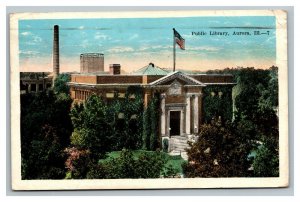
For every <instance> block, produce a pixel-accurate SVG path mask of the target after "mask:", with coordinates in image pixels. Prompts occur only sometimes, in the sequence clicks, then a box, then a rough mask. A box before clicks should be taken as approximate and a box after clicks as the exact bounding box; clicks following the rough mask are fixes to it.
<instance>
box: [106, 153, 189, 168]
mask: <svg viewBox="0 0 300 202" xmlns="http://www.w3.org/2000/svg"><path fill="white" fill-rule="evenodd" d="M143 152H149V153H152V152H153V151H145V150H134V151H132V153H133V157H134V158H135V159H138V157H139V156H140V155H141V154H142V153H143ZM120 153H121V151H113V152H110V153H108V154H107V156H108V157H107V158H106V159H108V158H118V157H119V156H120ZM164 155H165V156H166V158H167V160H168V161H167V163H166V167H167V166H169V165H171V166H172V167H173V168H175V169H178V170H179V172H180V173H182V168H181V164H182V163H183V162H184V161H185V160H183V159H182V158H181V156H179V155H178V156H170V155H169V154H167V153H164Z"/></svg>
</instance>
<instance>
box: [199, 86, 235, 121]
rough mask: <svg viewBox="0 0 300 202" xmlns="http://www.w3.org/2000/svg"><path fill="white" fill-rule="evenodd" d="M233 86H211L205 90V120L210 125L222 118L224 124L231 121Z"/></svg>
mask: <svg viewBox="0 0 300 202" xmlns="http://www.w3.org/2000/svg"><path fill="white" fill-rule="evenodd" d="M232 88H233V86H220V85H211V86H206V87H205V88H204V89H203V93H204V97H203V120H204V123H210V122H211V120H212V119H216V118H219V117H221V120H222V122H225V121H231V120H232V116H233V111H232Z"/></svg>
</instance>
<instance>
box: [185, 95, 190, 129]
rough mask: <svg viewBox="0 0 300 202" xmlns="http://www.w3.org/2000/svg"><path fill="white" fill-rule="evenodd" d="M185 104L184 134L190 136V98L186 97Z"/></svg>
mask: <svg viewBox="0 0 300 202" xmlns="http://www.w3.org/2000/svg"><path fill="white" fill-rule="evenodd" d="M185 102H186V108H185V133H186V134H191V97H190V96H186V98H185Z"/></svg>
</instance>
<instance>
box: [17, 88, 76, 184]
mask: <svg viewBox="0 0 300 202" xmlns="http://www.w3.org/2000/svg"><path fill="white" fill-rule="evenodd" d="M71 102H72V100H71V99H70V98H68V97H60V96H57V95H55V94H54V93H53V92H52V91H48V92H41V93H37V94H23V95H21V157H22V168H21V170H22V179H61V178H63V177H64V173H65V171H66V170H65V166H64V162H65V159H66V156H65V154H64V152H63V150H64V148H65V147H67V146H68V145H69V143H70V142H69V137H70V135H71V132H72V130H73V127H72V123H71V120H70V116H69V109H70V107H71Z"/></svg>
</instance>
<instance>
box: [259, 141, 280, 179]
mask: <svg viewBox="0 0 300 202" xmlns="http://www.w3.org/2000/svg"><path fill="white" fill-rule="evenodd" d="M253 171H254V176H255V177H279V151H278V141H277V140H276V139H274V138H268V139H266V140H265V141H264V143H263V144H262V146H261V147H260V148H258V149H257V154H256V157H255V159H254V162H253Z"/></svg>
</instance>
